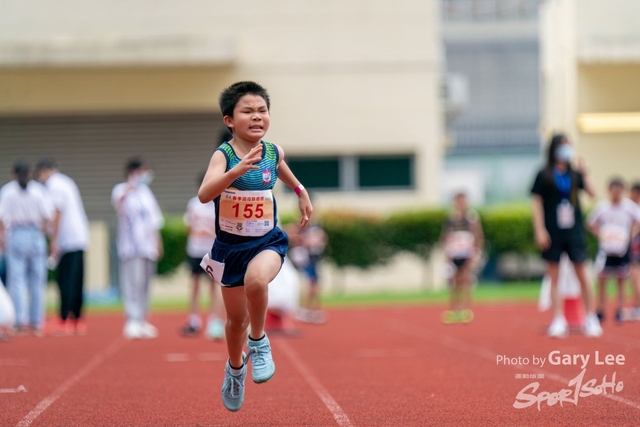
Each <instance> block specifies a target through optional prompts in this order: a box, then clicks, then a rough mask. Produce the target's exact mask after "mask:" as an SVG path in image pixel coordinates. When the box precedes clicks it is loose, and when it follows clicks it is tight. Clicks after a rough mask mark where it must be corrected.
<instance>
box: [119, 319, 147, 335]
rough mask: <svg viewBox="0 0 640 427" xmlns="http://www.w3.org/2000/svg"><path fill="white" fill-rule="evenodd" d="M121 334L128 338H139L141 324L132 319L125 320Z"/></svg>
mask: <svg viewBox="0 0 640 427" xmlns="http://www.w3.org/2000/svg"><path fill="white" fill-rule="evenodd" d="M122 336H123V337H125V338H126V339H128V340H139V339H140V338H142V325H141V324H140V322H136V321H134V320H127V323H125V324H124V329H123V330H122Z"/></svg>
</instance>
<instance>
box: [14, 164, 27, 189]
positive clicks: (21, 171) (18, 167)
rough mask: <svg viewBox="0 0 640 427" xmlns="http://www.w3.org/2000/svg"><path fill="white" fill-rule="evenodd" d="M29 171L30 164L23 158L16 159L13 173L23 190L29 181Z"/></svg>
mask: <svg viewBox="0 0 640 427" xmlns="http://www.w3.org/2000/svg"><path fill="white" fill-rule="evenodd" d="M30 172H31V166H29V162H27V161H26V160H25V159H18V160H16V162H15V163H14V164H13V173H14V174H16V178H17V180H18V184H19V185H20V188H22V189H23V190H26V189H27V184H28V183H29V174H30Z"/></svg>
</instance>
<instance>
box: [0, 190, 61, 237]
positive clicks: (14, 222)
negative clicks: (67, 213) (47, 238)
mask: <svg viewBox="0 0 640 427" xmlns="http://www.w3.org/2000/svg"><path fill="white" fill-rule="evenodd" d="M53 213H54V207H53V202H52V201H51V198H50V197H49V194H48V192H47V190H46V189H45V188H44V186H43V185H42V184H40V183H38V182H35V181H29V183H28V184H27V188H26V189H25V190H23V189H22V187H20V184H18V181H15V180H14V181H11V182H9V183H7V184H5V185H4V186H3V187H2V189H1V190H0V220H2V223H3V224H4V227H5V229H6V230H9V229H11V228H13V227H17V226H34V227H38V228H42V226H43V225H44V222H45V221H47V220H50V219H52V218H53Z"/></svg>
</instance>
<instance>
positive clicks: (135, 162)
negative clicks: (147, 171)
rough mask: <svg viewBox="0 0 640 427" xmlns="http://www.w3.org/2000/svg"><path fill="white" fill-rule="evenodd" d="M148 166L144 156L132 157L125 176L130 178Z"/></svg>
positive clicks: (126, 167)
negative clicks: (132, 174) (130, 175)
mask: <svg viewBox="0 0 640 427" xmlns="http://www.w3.org/2000/svg"><path fill="white" fill-rule="evenodd" d="M147 164H148V163H147V160H146V159H145V158H144V157H142V156H134V157H131V158H130V159H129V160H128V161H127V164H126V165H125V167H124V174H125V176H127V177H128V176H129V174H131V172H134V171H136V170H138V169H140V168H141V167H143V166H146V165H147Z"/></svg>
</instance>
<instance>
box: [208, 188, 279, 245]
mask: <svg viewBox="0 0 640 427" xmlns="http://www.w3.org/2000/svg"><path fill="white" fill-rule="evenodd" d="M219 218H220V219H219V221H220V230H221V231H224V232H227V233H231V234H236V235H238V236H264V235H265V234H267V233H268V232H269V231H271V230H272V229H273V227H274V221H273V220H274V216H273V193H272V192H271V190H261V191H240V190H229V189H227V190H225V192H224V193H222V194H221V195H220V213H219Z"/></svg>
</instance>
